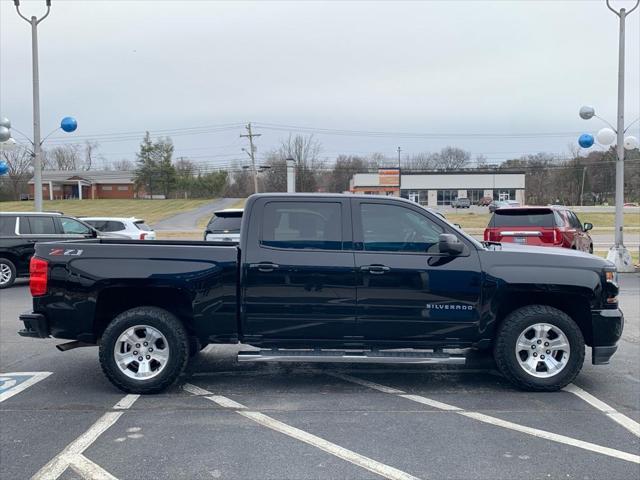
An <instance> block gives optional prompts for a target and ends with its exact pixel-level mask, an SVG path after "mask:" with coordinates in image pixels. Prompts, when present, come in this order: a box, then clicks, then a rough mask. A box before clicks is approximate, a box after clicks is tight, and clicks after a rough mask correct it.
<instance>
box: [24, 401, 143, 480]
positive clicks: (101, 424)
mask: <svg viewBox="0 0 640 480" xmlns="http://www.w3.org/2000/svg"><path fill="white" fill-rule="evenodd" d="M139 397H140V395H125V396H124V397H123V398H122V399H120V401H119V402H118V403H116V404H115V405H114V406H113V408H114V409H115V410H119V411H115V412H107V413H105V414H104V415H102V416H101V417H100V418H99V419H98V420H97V421H96V422H95V423H94V424H93V425H91V427H89V429H88V430H87V431H86V432H84V433H83V434H82V435H80V436H79V437H78V438H76V439H75V440H74V441H73V442H71V443H70V444H69V445H67V446H66V447H65V449H64V450H62V451H61V452H60V453H59V454H58V455H56V456H55V457H53V458H52V459H51V461H50V462H49V463H47V464H46V465H45V466H44V467H42V468H41V469H40V470H39V471H38V472H37V473H36V474H35V475H34V476H33V477H31V480H55V479H57V478H58V477H59V476H60V475H62V474H63V473H64V471H65V470H66V469H67V468H69V467H71V468H72V469H73V470H75V471H76V472H77V473H78V474H79V475H81V476H82V477H83V478H87V479H91V480H103V479H104V480H117V479H116V477H114V476H113V475H111V474H110V473H109V472H107V471H106V470H105V469H103V468H102V467H100V466H99V465H97V464H95V463H94V462H92V461H91V460H89V459H88V458H87V457H85V456H84V455H83V454H82V453H83V452H84V451H85V450H86V449H87V448H89V446H91V444H92V443H93V442H95V441H96V440H97V439H98V437H100V435H102V434H103V433H104V432H106V431H107V430H108V429H109V428H110V427H111V426H112V425H113V424H114V423H116V422H117V421H118V419H119V418H120V417H121V416H122V415H123V414H124V410H126V409H128V408H129V407H131V405H133V403H134V402H135V401H136V400H137V399H138V398H139Z"/></svg>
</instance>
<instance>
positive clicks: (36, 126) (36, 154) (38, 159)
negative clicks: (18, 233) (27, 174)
mask: <svg viewBox="0 0 640 480" xmlns="http://www.w3.org/2000/svg"><path fill="white" fill-rule="evenodd" d="M13 3H14V5H15V6H16V10H17V12H18V15H19V16H20V18H22V19H23V20H24V21H26V22H27V23H29V24H30V25H31V62H32V71H33V181H34V190H33V192H34V198H35V210H36V211H37V212H40V211H42V154H41V149H40V147H41V142H40V79H39V73H38V24H39V23H40V22H42V21H43V20H44V19H45V18H47V17H48V16H49V12H50V11H51V0H45V3H46V5H47V12H46V13H45V14H44V16H43V17H41V18H39V19H38V17H36V16H32V17H31V18H27V17H25V16H24V15H22V13H21V12H20V0H13Z"/></svg>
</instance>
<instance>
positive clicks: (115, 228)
mask: <svg viewBox="0 0 640 480" xmlns="http://www.w3.org/2000/svg"><path fill="white" fill-rule="evenodd" d="M124 229H125V227H124V223H122V222H116V221H113V220H109V221H107V222H105V227H104V230H103V232H119V231H120V230H124Z"/></svg>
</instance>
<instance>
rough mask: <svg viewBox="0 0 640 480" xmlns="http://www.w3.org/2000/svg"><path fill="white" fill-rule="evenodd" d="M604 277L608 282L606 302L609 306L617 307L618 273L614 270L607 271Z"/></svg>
mask: <svg viewBox="0 0 640 480" xmlns="http://www.w3.org/2000/svg"><path fill="white" fill-rule="evenodd" d="M604 277H605V280H606V282H607V283H606V285H605V289H606V302H607V303H608V304H609V305H617V303H618V272H617V271H616V270H615V269H614V270H605V272H604Z"/></svg>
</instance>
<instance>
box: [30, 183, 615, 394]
mask: <svg viewBox="0 0 640 480" xmlns="http://www.w3.org/2000/svg"><path fill="white" fill-rule="evenodd" d="M30 288H31V293H32V295H33V297H34V298H33V312H32V313H28V314H23V315H21V316H20V320H21V321H22V322H24V327H25V328H24V329H23V330H21V331H20V332H19V333H20V335H22V336H27V337H39V338H45V337H49V336H53V337H56V338H63V339H70V340H74V341H73V342H70V343H67V344H63V345H59V346H58V348H60V349H61V350H67V349H69V348H74V347H77V346H86V345H98V346H99V357H100V363H101V365H102V368H103V370H104V373H105V374H106V375H107V377H108V378H109V379H110V380H111V382H112V383H113V384H114V385H116V386H117V387H119V388H120V389H122V390H124V391H127V392H135V393H153V392H159V391H162V390H163V389H165V388H166V387H167V386H169V385H171V384H172V383H173V382H174V381H175V380H176V379H177V378H178V376H179V375H180V374H181V372H182V371H183V369H184V367H185V365H186V363H187V361H188V358H189V356H190V355H193V354H195V353H197V351H198V350H199V348H200V347H201V346H203V345H206V344H209V343H243V344H249V345H253V346H257V347H260V348H261V350H254V351H250V352H240V354H239V356H238V359H239V360H241V361H297V362H311V361H320V362H331V361H350V362H382V363H395V362H401V363H421V364H430V363H464V362H465V354H468V353H469V352H471V351H474V350H476V351H477V350H485V351H489V352H491V351H492V352H493V356H494V358H495V361H496V364H497V366H498V368H499V369H500V371H501V372H502V373H503V374H504V375H505V376H506V377H507V378H508V379H509V380H511V381H512V382H513V383H514V384H515V385H517V386H519V387H520V388H523V389H527V390H538V391H540V390H541V391H550V390H557V389H559V388H562V387H563V386H565V385H567V384H568V383H569V382H571V381H572V380H573V379H574V378H575V377H576V376H577V375H578V373H579V371H580V369H581V367H582V364H583V361H584V356H585V344H586V345H590V346H591V348H592V349H591V352H592V362H593V363H594V364H606V363H608V362H609V359H610V358H611V356H612V355H613V354H614V352H615V351H616V344H617V341H618V340H619V338H620V336H621V334H622V328H623V315H622V312H621V311H620V310H619V309H618V303H617V298H616V296H617V294H618V285H617V275H616V272H615V269H614V267H613V265H612V264H610V263H608V262H607V261H605V260H602V259H600V258H598V257H595V256H593V255H589V254H587V253H582V252H577V251H571V250H567V249H559V248H558V249H555V248H536V247H526V246H519V245H514V244H503V245H501V244H496V243H480V242H478V241H476V240H475V239H473V238H471V237H470V236H468V235H467V234H465V233H464V232H462V231H461V230H460V229H458V228H456V227H455V226H454V225H452V224H450V223H448V222H447V221H446V220H444V219H443V218H441V217H440V216H438V215H436V214H434V213H433V212H431V211H429V210H427V209H425V208H423V207H421V206H419V205H417V204H415V203H413V202H410V201H407V200H403V199H400V198H391V197H377V196H355V195H312V194H296V195H286V194H263V195H254V196H252V197H250V198H249V199H248V201H247V204H246V208H245V213H244V216H243V219H242V228H241V239H240V244H239V246H238V245H235V244H229V243H215V242H195V241H194V242H177V241H157V242H152V243H151V242H138V241H127V240H123V241H120V240H103V239H98V240H84V241H71V242H58V243H47V244H37V246H36V255H35V257H34V258H33V260H32V261H31V283H30Z"/></svg>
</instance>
